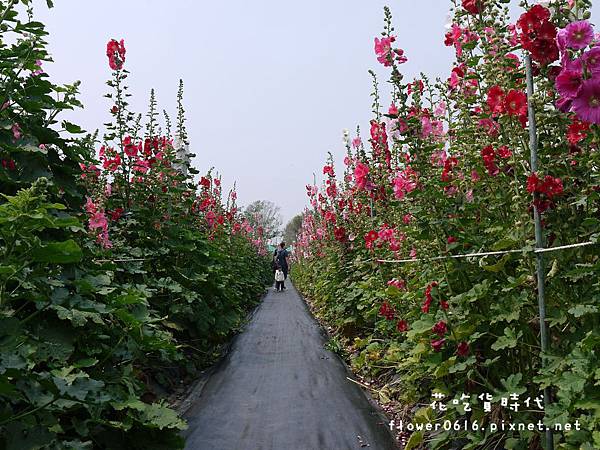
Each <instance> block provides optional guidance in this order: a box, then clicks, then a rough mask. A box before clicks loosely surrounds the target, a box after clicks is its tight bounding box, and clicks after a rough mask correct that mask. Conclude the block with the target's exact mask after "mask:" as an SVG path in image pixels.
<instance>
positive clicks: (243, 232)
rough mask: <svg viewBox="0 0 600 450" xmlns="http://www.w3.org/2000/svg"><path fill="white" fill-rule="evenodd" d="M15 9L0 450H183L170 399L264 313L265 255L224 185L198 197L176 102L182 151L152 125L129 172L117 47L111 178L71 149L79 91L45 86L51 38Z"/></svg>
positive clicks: (1, 211) (1, 238) (9, 68)
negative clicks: (259, 307)
mask: <svg viewBox="0 0 600 450" xmlns="http://www.w3.org/2000/svg"><path fill="white" fill-rule="evenodd" d="M17 3H18V2H8V3H7V2H0V6H1V8H2V15H0V20H1V21H2V22H0V27H1V28H0V31H1V32H2V42H3V44H2V45H1V46H0V53H1V56H2V61H3V65H2V76H3V78H2V80H3V81H2V94H3V95H4V96H5V99H4V100H3V101H2V104H3V106H2V110H1V111H0V123H2V124H3V125H2V127H0V141H1V142H2V150H1V151H0V158H1V159H2V167H0V183H1V184H0V193H1V194H2V199H1V200H0V253H1V255H2V257H1V260H0V261H1V262H0V448H3V449H7V450H13V449H14V450H16V449H18V450H25V449H34V448H56V449H64V448H110V449H119V448H123V449H133V448H139V449H142V448H143V449H149V448H181V447H182V446H183V440H182V438H181V437H180V436H179V431H180V430H181V429H183V428H184V427H185V422H184V421H183V420H182V419H181V418H180V417H178V415H177V413H176V412H175V411H174V410H172V409H170V408H169V406H168V405H167V403H166V401H165V396H166V394H167V393H169V392H172V391H173V389H174V387H175V386H176V385H178V384H179V383H181V382H182V381H183V380H186V379H189V378H190V377H193V376H194V374H195V373H196V371H197V369H198V368H199V367H202V366H203V365H206V364H207V363H209V362H211V361H212V360H213V358H214V353H215V350H216V349H217V347H218V346H219V345H220V344H222V343H223V342H224V341H225V340H226V339H227V338H228V337H229V336H230V334H231V332H232V331H234V330H235V329H236V328H237V327H238V326H239V325H240V324H241V323H242V321H243V319H244V316H245V314H246V312H247V311H248V309H249V308H250V307H252V306H253V305H255V304H256V303H257V301H258V299H259V296H260V294H261V293H262V292H263V291H264V285H265V282H266V281H267V280H268V277H269V275H270V273H269V267H268V264H267V262H266V258H265V251H264V246H263V242H262V240H261V237H260V236H255V233H254V230H252V229H251V227H250V226H249V225H248V224H247V223H245V222H244V221H243V220H242V219H241V218H240V215H239V214H238V213H237V210H236V206H235V192H231V193H230V194H229V196H228V200H227V202H226V203H225V204H224V202H223V200H222V198H221V191H220V188H219V187H218V186H219V185H220V179H219V178H215V177H213V176H212V175H211V174H208V175H207V176H206V177H202V179H201V184H200V190H197V186H196V185H195V183H194V182H193V180H192V176H193V173H191V172H193V171H192V170H191V169H190V167H189V162H188V160H187V158H188V157H189V155H187V154H185V152H183V153H182V152H181V147H182V146H181V145H179V143H182V142H185V139H186V136H185V127H184V122H183V120H184V119H183V108H182V107H181V95H180V97H179V113H180V114H179V117H178V129H177V132H178V139H179V143H178V145H179V147H178V148H177V149H175V148H174V144H173V140H172V138H171V136H165V137H161V138H159V137H157V136H155V135H154V134H153V133H154V128H153V127H154V126H155V125H156V123H155V122H154V120H155V118H154V116H153V115H150V119H151V120H150V123H149V127H148V130H149V134H148V135H147V137H146V138H145V139H143V140H142V146H141V147H140V149H139V153H138V152H137V150H136V154H138V155H143V157H140V158H133V157H130V156H127V154H128V153H129V154H132V152H133V150H132V147H131V141H130V140H126V139H125V136H124V133H127V134H128V136H129V131H130V130H133V129H135V127H136V126H138V125H139V120H137V119H135V117H134V116H133V115H132V114H131V113H125V111H126V107H127V105H126V102H125V98H126V95H125V94H123V91H122V90H121V89H122V88H123V84H122V80H123V79H124V77H125V76H126V73H125V71H124V70H123V68H122V66H123V62H124V58H121V59H119V57H120V56H123V57H124V47H123V43H122V42H121V43H120V44H119V43H117V46H116V47H115V43H114V41H111V42H110V43H109V46H108V49H107V50H108V54H109V62H110V64H111V66H114V68H115V77H116V78H117V79H116V80H115V84H114V85H113V83H112V82H111V85H113V87H115V89H116V95H117V98H115V106H116V107H117V108H118V109H117V110H115V109H114V108H113V111H114V114H115V117H116V119H117V121H116V124H115V125H112V126H111V127H109V133H108V135H107V143H111V145H113V147H112V148H111V150H109V151H105V149H106V148H107V147H105V149H104V150H101V151H100V159H101V160H102V163H103V165H102V167H101V168H100V167H98V166H96V165H95V164H96V162H95V161H94V159H95V158H94V157H93V155H92V154H93V153H94V152H93V151H92V150H93V144H94V143H95V136H87V137H85V138H83V139H74V138H71V137H64V136H65V135H67V136H70V135H71V134H72V133H79V132H80V131H81V130H80V129H79V127H77V126H76V125H74V124H71V123H68V122H64V121H63V122H62V124H61V126H62V129H61V130H58V128H59V127H58V121H57V120H58V119H57V115H58V114H59V113H60V112H61V111H63V110H64V109H70V108H73V107H75V106H79V103H78V101H77V100H76V98H75V94H76V84H75V85H73V86H70V87H58V86H55V85H53V84H52V83H51V82H50V81H48V77H47V75H46V74H44V73H43V72H41V69H40V67H41V62H40V61H37V60H38V59H39V60H48V59H49V56H48V54H47V52H46V50H45V47H44V46H45V43H44V41H43V37H44V36H45V31H44V28H43V25H42V24H41V23H38V22H34V21H33V19H32V12H31V10H30V9H28V7H29V2H28V1H22V2H20V3H21V4H22V5H23V6H24V7H25V8H26V16H27V20H26V21H22V20H21V19H20V16H19V14H18V12H17V7H19V5H17ZM8 33H16V35H17V37H16V38H14V39H12V40H13V41H14V44H11V45H10V46H8V45H5V44H4V42H6V40H5V38H4V37H5V35H6V34H8ZM111 49H112V50H114V52H113V53H112V54H111V52H110V50H111ZM119 50H123V52H122V53H120V52H119ZM115 52H116V53H115ZM117 85H118V86H117ZM57 96H58V100H57V99H56V98H57ZM153 108H154V106H153ZM151 111H153V110H152V109H151ZM119 133H121V134H119ZM129 137H130V138H135V139H136V140H137V139H138V138H137V135H136V134H135V133H131V136H129ZM115 144H116V146H115ZM144 145H145V147H144ZM115 148H116V150H114V149H115ZM116 155H120V156H119V157H121V156H123V157H122V158H121V159H120V163H119V164H116V163H115V161H114V160H115V159H116V158H115V157H116ZM109 157H110V158H112V160H113V161H112V162H110V163H107V161H108V160H109ZM141 167H143V170H138V169H139V168H141ZM133 174H135V176H134V175H133ZM188 174H189V175H188Z"/></svg>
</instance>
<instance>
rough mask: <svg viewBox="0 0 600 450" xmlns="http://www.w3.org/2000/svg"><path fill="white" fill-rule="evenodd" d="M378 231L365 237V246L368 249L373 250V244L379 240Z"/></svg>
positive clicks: (370, 232)
mask: <svg viewBox="0 0 600 450" xmlns="http://www.w3.org/2000/svg"><path fill="white" fill-rule="evenodd" d="M377 237H378V234H377V231H375V230H371V231H369V232H368V233H367V234H366V235H365V245H366V247H367V248H369V249H370V248H373V243H374V242H375V241H376V240H377Z"/></svg>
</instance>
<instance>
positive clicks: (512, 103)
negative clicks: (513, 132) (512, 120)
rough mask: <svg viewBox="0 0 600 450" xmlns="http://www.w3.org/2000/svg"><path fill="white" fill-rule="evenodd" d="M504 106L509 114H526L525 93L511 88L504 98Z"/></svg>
mask: <svg viewBox="0 0 600 450" xmlns="http://www.w3.org/2000/svg"><path fill="white" fill-rule="evenodd" d="M504 108H505V109H506V112H507V113H508V114H509V115H511V116H522V115H525V114H527V95H525V93H524V92H521V91H517V90H515V89H511V90H510V91H508V93H507V94H506V97H505V98H504Z"/></svg>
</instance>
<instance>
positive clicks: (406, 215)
mask: <svg viewBox="0 0 600 450" xmlns="http://www.w3.org/2000/svg"><path fill="white" fill-rule="evenodd" d="M411 219H412V216H411V215H410V214H404V216H403V217H402V222H404V223H405V224H406V225H408V224H409V223H410V221H411Z"/></svg>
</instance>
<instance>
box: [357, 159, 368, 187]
mask: <svg viewBox="0 0 600 450" xmlns="http://www.w3.org/2000/svg"><path fill="white" fill-rule="evenodd" d="M367 175H369V166H367V165H366V164H363V163H362V162H360V161H359V162H357V163H356V167H355V168H354V180H355V182H356V186H357V187H358V188H359V189H364V188H365V187H366V185H367Z"/></svg>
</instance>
